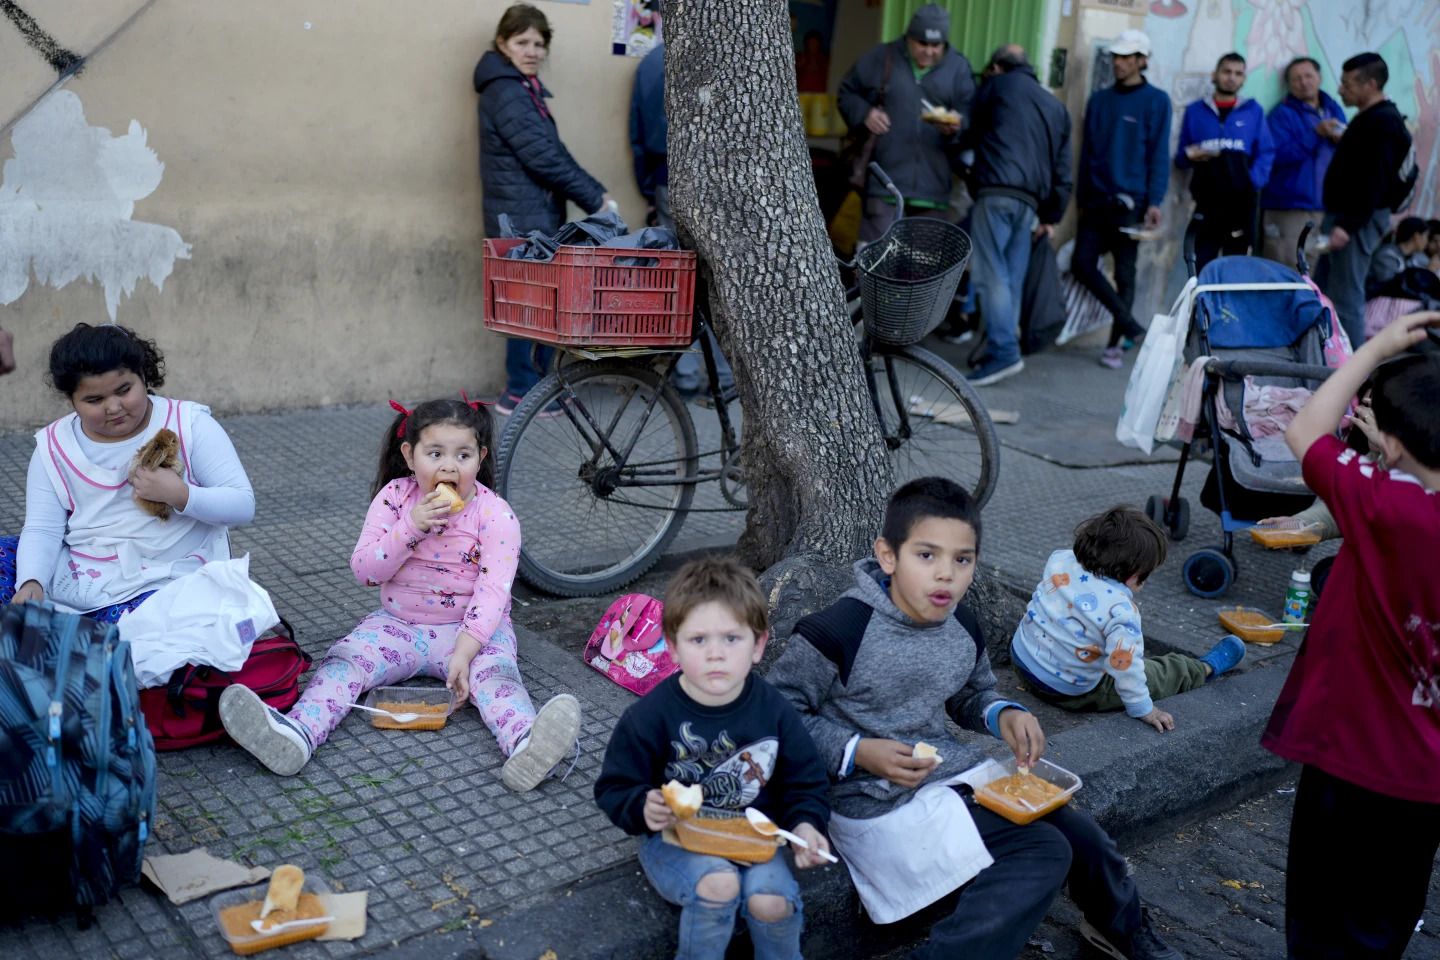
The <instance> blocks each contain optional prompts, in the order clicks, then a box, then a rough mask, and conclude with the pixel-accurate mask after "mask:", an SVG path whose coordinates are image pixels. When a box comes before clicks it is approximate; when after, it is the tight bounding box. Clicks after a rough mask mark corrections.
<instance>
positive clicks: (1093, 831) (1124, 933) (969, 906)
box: [911, 787, 1142, 960]
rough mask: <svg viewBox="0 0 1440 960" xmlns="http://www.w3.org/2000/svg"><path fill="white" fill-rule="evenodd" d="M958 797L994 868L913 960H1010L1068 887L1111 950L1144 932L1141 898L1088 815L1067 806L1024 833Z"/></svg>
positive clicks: (968, 889) (963, 790)
mask: <svg viewBox="0 0 1440 960" xmlns="http://www.w3.org/2000/svg"><path fill="white" fill-rule="evenodd" d="M956 790H958V791H959V792H960V794H961V795H962V796H963V797H965V806H966V807H967V808H968V809H969V811H970V816H971V817H973V818H974V820H975V826H976V828H977V829H978V830H979V831H980V839H982V840H984V841H985V847H986V849H988V850H989V851H990V855H991V856H992V857H994V858H995V862H994V863H993V864H991V865H990V866H988V867H986V868H985V869H984V870H981V871H980V875H979V876H977V877H976V878H975V879H974V880H971V881H970V882H969V883H968V884H966V885H965V887H964V888H962V889H961V891H960V902H959V903H958V904H956V906H955V912H954V913H952V914H950V916H948V917H946V918H945V919H944V920H941V921H940V922H939V923H937V924H935V926H934V927H932V928H931V929H930V940H929V942H927V943H926V944H925V946H923V947H921V948H920V949H919V950H917V951H915V953H913V954H911V957H912V958H913V960H941V958H950V957H964V958H965V960H1013V958H1015V957H1017V956H1019V955H1020V951H1022V950H1024V949H1025V942H1026V941H1027V940H1029V939H1030V935H1031V934H1032V933H1034V932H1035V928H1036V927H1038V926H1039V925H1040V921H1041V920H1043V919H1044V918H1045V911H1047V910H1049V909H1050V903H1051V901H1053V900H1054V899H1055V896H1056V894H1058V893H1059V892H1060V887H1061V885H1063V884H1065V883H1066V882H1068V883H1069V884H1070V898H1071V899H1072V900H1074V901H1075V904H1076V906H1078V907H1079V908H1080V910H1081V911H1082V912H1083V913H1084V914H1085V919H1086V920H1088V921H1090V924H1091V926H1093V927H1095V928H1096V929H1097V930H1099V931H1100V932H1101V933H1102V934H1105V935H1107V936H1108V937H1110V938H1111V942H1112V943H1113V942H1116V941H1120V942H1124V941H1126V940H1128V939H1129V936H1130V934H1132V933H1133V932H1134V931H1135V930H1136V929H1138V928H1139V926H1140V924H1141V922H1142V918H1141V915H1140V892H1139V891H1138V890H1137V889H1136V888H1135V882H1134V881H1133V880H1131V879H1130V877H1129V876H1128V875H1127V872H1126V866H1125V858H1124V857H1122V856H1121V855H1120V851H1119V850H1118V849H1116V847H1115V841H1114V840H1111V839H1110V835H1109V834H1107V833H1106V832H1105V831H1104V830H1102V829H1101V828H1100V825H1099V824H1098V823H1096V822H1095V819H1094V818H1093V817H1091V816H1090V814H1088V813H1086V812H1085V811H1083V810H1080V809H1078V808H1076V807H1074V806H1071V805H1069V804H1066V805H1065V806H1063V807H1061V808H1060V809H1059V810H1056V811H1055V812H1054V813H1052V814H1049V815H1048V816H1045V817H1041V818H1040V819H1039V820H1036V821H1035V822H1034V823H1030V824H1026V825H1025V826H1020V825H1018V824H1014V823H1011V822H1010V821H1009V820H1006V819H1005V818H1004V817H1002V816H999V815H998V814H994V813H991V812H990V811H989V810H986V809H985V808H984V807H982V806H980V805H979V804H977V803H976V802H975V798H974V797H973V796H972V795H971V793H970V788H969V787H956Z"/></svg>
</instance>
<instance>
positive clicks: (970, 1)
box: [881, 0, 1045, 73]
mask: <svg viewBox="0 0 1440 960" xmlns="http://www.w3.org/2000/svg"><path fill="white" fill-rule="evenodd" d="M928 2H938V3H939V5H940V6H942V7H944V8H945V9H946V10H949V11H950V45H951V46H952V47H955V48H956V49H957V50H959V51H960V52H961V53H963V54H965V56H966V58H967V59H968V60H969V61H970V67H971V69H973V70H974V71H975V72H976V73H979V72H980V71H981V70H983V69H984V68H985V64H986V63H987V62H989V60H990V54H991V53H993V52H995V48H996V47H998V46H1000V45H1001V44H1002V43H1018V44H1020V45H1021V46H1023V47H1024V48H1025V51H1026V52H1027V53H1028V54H1029V55H1030V60H1031V62H1032V63H1033V62H1034V61H1035V57H1036V56H1037V52H1036V51H1038V50H1039V48H1040V21H1041V15H1042V14H1043V13H1044V11H1045V0H988V2H987V0H885V14H884V19H883V20H882V22H881V24H882V25H881V39H882V40H886V41H889V40H894V39H895V38H896V37H898V36H900V35H901V34H903V33H904V32H905V27H906V26H908V25H909V23H910V17H911V16H913V15H914V13H915V11H916V10H919V9H920V8H921V7H923V6H925V4H926V3H928Z"/></svg>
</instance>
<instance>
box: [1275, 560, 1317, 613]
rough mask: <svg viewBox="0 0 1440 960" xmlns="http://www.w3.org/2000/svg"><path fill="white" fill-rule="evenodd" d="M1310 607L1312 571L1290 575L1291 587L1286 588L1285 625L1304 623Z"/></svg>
mask: <svg viewBox="0 0 1440 960" xmlns="http://www.w3.org/2000/svg"><path fill="white" fill-rule="evenodd" d="M1309 606H1310V571H1308V570H1296V571H1295V572H1294V573H1292V574H1290V585H1289V586H1288V587H1286V588H1285V615H1284V616H1282V617H1281V618H1280V620H1281V621H1282V622H1283V623H1304V622H1305V614H1306V612H1307V610H1308V609H1309Z"/></svg>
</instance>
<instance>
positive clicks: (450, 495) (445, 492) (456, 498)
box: [435, 483, 465, 513]
mask: <svg viewBox="0 0 1440 960" xmlns="http://www.w3.org/2000/svg"><path fill="white" fill-rule="evenodd" d="M435 492H436V493H438V494H440V495H441V496H442V497H444V498H446V499H447V500H449V501H450V512H451V513H459V512H460V511H461V510H464V509H465V501H464V500H462V499H460V494H458V493H456V492H455V488H454V487H452V486H450V484H448V483H437V484H435Z"/></svg>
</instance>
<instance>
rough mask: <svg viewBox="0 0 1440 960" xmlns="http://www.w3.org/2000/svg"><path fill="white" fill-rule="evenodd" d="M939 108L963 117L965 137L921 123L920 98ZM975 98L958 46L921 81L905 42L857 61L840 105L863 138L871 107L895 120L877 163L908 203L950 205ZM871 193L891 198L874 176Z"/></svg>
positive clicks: (843, 84)
mask: <svg viewBox="0 0 1440 960" xmlns="http://www.w3.org/2000/svg"><path fill="white" fill-rule="evenodd" d="M887 51H888V53H889V56H890V82H889V84H885V102H884V103H883V104H882V103H881V102H880V87H881V86H882V84H884V79H885V57H886V54H887ZM922 97H923V98H924V99H926V100H929V101H930V102H931V103H933V104H935V105H936V106H939V107H949V108H950V109H951V110H954V111H956V112H957V113H959V114H960V116H961V118H962V119H961V125H960V131H961V132H960V133H957V134H956V135H955V136H953V137H946V136H943V135H942V134H941V133H940V131H939V130H937V129H936V128H935V127H934V126H932V125H931V124H928V123H926V122H925V121H924V120H921V119H920V114H921V113H923V112H924V108H923V107H921V106H920V100H921V98H922ZM974 99H975V77H974V75H973V74H972V73H971V72H970V61H969V60H966V59H965V55H964V54H963V53H961V52H960V51H958V50H956V49H955V48H954V47H946V48H945V55H944V56H943V57H941V58H940V62H939V63H937V64H935V66H934V67H932V68H931V69H930V70H928V71H927V72H926V73H925V75H924V76H923V77H921V78H920V79H919V80H918V81H917V80H916V79H915V71H914V70H913V69H912V67H911V65H910V54H909V47H907V46H906V43H905V38H904V37H901V38H900V39H898V40H895V41H893V42H891V43H882V44H880V45H879V46H878V47H874V48H872V49H871V50H870V51H869V52H868V53H866V54H865V55H864V56H862V57H861V58H860V59H859V60H858V61H856V63H855V66H853V67H851V68H850V72H849V73H847V74H845V79H844V80H841V81H840V90H839V92H838V93H837V94H836V97H835V103H836V106H837V107H838V108H839V109H840V114H841V116H843V117H844V118H845V122H846V123H848V124H849V125H850V129H851V130H853V131H858V132H860V133H862V134H863V133H864V130H865V115H866V114H868V113H869V112H870V108H871V107H877V106H883V107H884V108H885V112H886V113H887V114H889V115H890V132H889V133H887V134H885V135H884V136H883V137H877V138H876V139H875V156H874V160H875V162H876V163H878V164H880V166H881V167H883V168H884V169H885V172H886V173H888V174H889V175H890V178H891V179H892V180H894V181H895V186H897V187H899V188H900V192H901V193H903V194H904V195H905V199H906V200H923V201H927V202H929V203H938V204H947V203H949V202H950V171H951V165H952V163H953V162H954V159H955V156H956V155H957V154H958V153H959V149H960V137H961V136H962V135H963V134H964V131H965V130H966V129H967V128H968V127H969V126H970V104H971V101H973V100H974ZM869 194H870V196H872V197H883V196H887V194H886V193H885V188H884V187H882V186H881V185H880V183H879V181H877V180H876V179H875V178H874V177H871V178H870V188H869Z"/></svg>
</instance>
